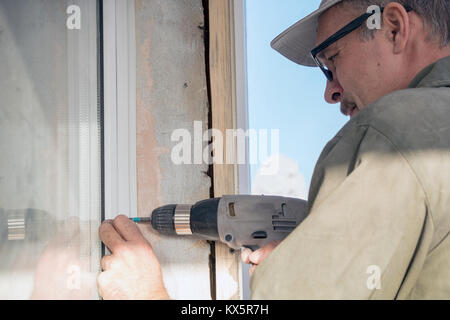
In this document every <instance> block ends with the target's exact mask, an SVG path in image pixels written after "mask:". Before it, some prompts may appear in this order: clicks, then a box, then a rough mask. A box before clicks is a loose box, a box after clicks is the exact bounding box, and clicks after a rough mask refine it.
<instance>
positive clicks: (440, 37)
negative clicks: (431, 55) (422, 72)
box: [344, 0, 450, 47]
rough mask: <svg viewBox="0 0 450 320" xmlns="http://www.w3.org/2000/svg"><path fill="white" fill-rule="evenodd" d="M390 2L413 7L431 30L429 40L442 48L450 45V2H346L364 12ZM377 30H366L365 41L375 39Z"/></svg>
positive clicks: (415, 0)
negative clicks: (371, 7) (437, 43)
mask: <svg viewBox="0 0 450 320" xmlns="http://www.w3.org/2000/svg"><path fill="white" fill-rule="evenodd" d="M389 2H398V3H400V4H402V5H404V6H406V5H407V6H409V7H411V8H412V9H413V10H414V11H415V12H416V13H417V14H418V15H419V16H421V17H422V18H423V20H424V24H425V27H426V28H427V29H428V30H429V32H430V33H429V37H428V39H429V40H436V41H438V42H439V44H440V46H441V47H446V46H448V45H449V44H450V21H449V19H450V1H449V0H397V1H390V0H345V1H344V3H347V4H349V5H351V6H353V7H355V8H357V9H362V10H364V11H366V10H367V8H368V7H369V6H371V5H378V6H379V7H384V6H386V5H387V4H388V3H389ZM375 32H376V30H369V29H368V28H364V29H363V32H362V36H363V38H364V39H373V37H374V35H375Z"/></svg>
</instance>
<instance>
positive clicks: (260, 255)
mask: <svg viewBox="0 0 450 320" xmlns="http://www.w3.org/2000/svg"><path fill="white" fill-rule="evenodd" d="M280 242H281V241H272V242H270V243H269V244H267V245H266V246H265V247H262V248H261V249H259V250H256V251H253V252H252V250H250V249H244V250H242V252H241V259H242V261H243V262H244V263H246V264H252V265H253V266H252V267H251V268H250V271H249V272H250V275H252V274H253V272H254V271H255V269H256V267H257V266H258V265H259V264H260V263H261V262H263V260H264V259H265V258H267V257H268V256H269V254H270V253H271V252H272V251H273V249H275V248H276V247H277V246H278V245H279V244H280Z"/></svg>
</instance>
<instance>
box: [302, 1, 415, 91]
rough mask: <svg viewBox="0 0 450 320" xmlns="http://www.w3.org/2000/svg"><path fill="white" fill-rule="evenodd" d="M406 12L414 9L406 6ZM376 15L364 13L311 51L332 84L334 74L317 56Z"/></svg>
mask: <svg viewBox="0 0 450 320" xmlns="http://www.w3.org/2000/svg"><path fill="white" fill-rule="evenodd" d="M383 10H384V8H381V10H380V11H381V12H383ZM405 10H406V12H409V11H412V8H411V7H409V6H405ZM374 14H375V11H373V12H371V13H368V12H366V13H364V14H363V15H361V16H359V17H358V18H356V19H355V20H353V21H352V22H350V23H349V24H347V25H346V26H345V27H343V28H342V29H340V30H339V31H338V32H336V33H335V34H333V35H332V36H331V37H329V38H328V39H327V40H325V41H324V42H322V43H321V44H320V45H318V46H317V47H315V48H314V49H312V50H311V56H312V58H313V60H314V61H315V63H316V64H317V66H318V67H319V68H320V69H321V70H322V72H323V73H324V74H325V77H327V79H328V81H330V82H331V81H333V73H332V72H331V71H330V70H328V69H327V67H325V65H324V64H323V63H322V62H321V61H320V59H318V58H317V55H318V54H319V53H320V52H321V51H323V50H325V49H326V48H328V47H329V46H331V45H332V44H333V43H335V42H336V41H338V40H339V39H341V38H343V37H345V36H346V35H347V34H349V33H350V32H352V31H353V30H355V29H357V28H359V27H360V26H361V25H362V24H363V23H364V21H366V20H367V19H369V17H371V16H372V15H374Z"/></svg>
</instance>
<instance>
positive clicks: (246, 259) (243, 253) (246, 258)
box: [241, 248, 252, 264]
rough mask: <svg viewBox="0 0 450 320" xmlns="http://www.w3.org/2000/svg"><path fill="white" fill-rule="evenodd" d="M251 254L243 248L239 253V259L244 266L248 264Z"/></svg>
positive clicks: (250, 251)
mask: <svg viewBox="0 0 450 320" xmlns="http://www.w3.org/2000/svg"><path fill="white" fill-rule="evenodd" d="M251 254H252V250H250V249H248V248H245V249H244V250H242V251H241V259H242V262H244V263H245V264H250V263H251V262H250V258H249V257H250V255H251Z"/></svg>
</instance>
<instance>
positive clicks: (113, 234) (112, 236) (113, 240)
mask: <svg viewBox="0 0 450 320" xmlns="http://www.w3.org/2000/svg"><path fill="white" fill-rule="evenodd" d="M99 233H100V239H101V240H102V241H103V243H104V244H105V246H107V247H108V249H109V251H111V252H112V253H114V251H115V250H116V249H117V248H118V247H120V246H122V245H124V243H125V241H124V240H123V238H122V237H121V236H120V234H119V233H118V232H117V230H116V229H114V226H113V224H112V221H111V220H105V221H103V223H102V225H101V226H100V230H99Z"/></svg>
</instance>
